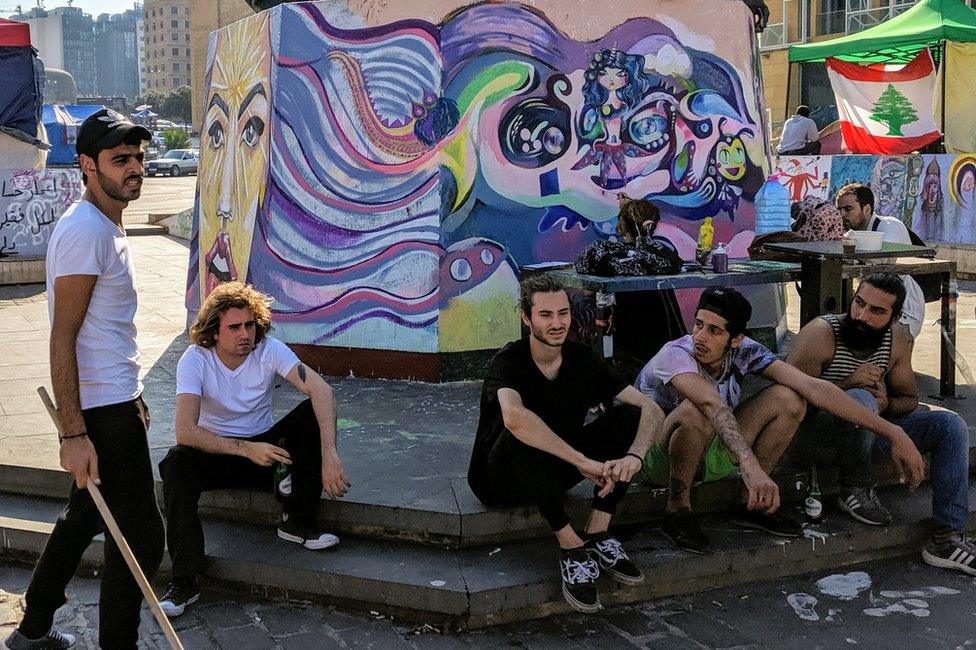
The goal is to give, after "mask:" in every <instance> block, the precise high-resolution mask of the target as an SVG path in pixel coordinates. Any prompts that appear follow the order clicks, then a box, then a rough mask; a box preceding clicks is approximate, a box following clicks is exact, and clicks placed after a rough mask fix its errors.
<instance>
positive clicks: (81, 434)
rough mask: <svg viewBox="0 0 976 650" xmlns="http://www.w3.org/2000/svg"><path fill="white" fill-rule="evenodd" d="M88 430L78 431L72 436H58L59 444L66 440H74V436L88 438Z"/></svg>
mask: <svg viewBox="0 0 976 650" xmlns="http://www.w3.org/2000/svg"><path fill="white" fill-rule="evenodd" d="M87 437H88V432H87V431H82V432H81V433H76V434H74V435H72V436H58V444H60V443H62V442H64V441H65V440H73V439H74V438H87Z"/></svg>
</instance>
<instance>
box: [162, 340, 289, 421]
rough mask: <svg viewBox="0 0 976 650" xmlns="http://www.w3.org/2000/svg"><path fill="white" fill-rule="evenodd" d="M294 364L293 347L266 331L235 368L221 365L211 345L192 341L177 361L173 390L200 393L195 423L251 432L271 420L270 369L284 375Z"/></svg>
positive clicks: (273, 378) (272, 386) (271, 387)
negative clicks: (264, 335) (198, 416)
mask: <svg viewBox="0 0 976 650" xmlns="http://www.w3.org/2000/svg"><path fill="white" fill-rule="evenodd" d="M296 365H298V357H297V356H295V353H294V352H292V351H291V349H289V347H288V346H287V345H285V344H284V343H282V342H281V341H279V340H278V339H273V338H271V337H270V336H266V337H264V339H262V340H261V342H260V343H258V344H257V345H256V346H255V347H254V349H253V350H251V353H250V354H248V355H247V358H246V359H245V360H244V363H242V364H241V365H239V366H238V367H237V369H236V370H231V369H229V368H228V367H227V366H225V365H224V363H223V362H222V361H221V360H220V359H219V358H218V357H217V353H216V351H214V349H213V348H203V347H200V346H199V345H191V346H190V347H188V348H187V349H186V352H184V353H183V356H182V357H181V358H180V362H179V363H178V364H177V365H176V393H177V394H179V393H189V394H191V395H199V396H200V418H199V420H197V424H198V425H199V426H201V427H203V428H204V429H207V430H208V431H211V432H213V433H216V434H217V435H220V436H224V437H225V438H250V437H252V436H256V435H258V434H261V433H264V432H265V431H267V430H268V429H270V428H271V427H272V426H273V425H274V418H273V417H272V414H271V395H272V389H273V388H274V381H275V375H281V376H282V377H284V376H285V375H287V374H288V373H289V372H291V370H292V368H294V367H295V366H296Z"/></svg>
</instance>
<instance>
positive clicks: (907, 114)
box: [871, 84, 918, 135]
mask: <svg viewBox="0 0 976 650" xmlns="http://www.w3.org/2000/svg"><path fill="white" fill-rule="evenodd" d="M871 111H872V113H871V119H872V120H874V121H875V122H881V123H882V124H886V125H887V126H888V135H902V132H901V127H902V126H904V125H905V124H910V123H911V122H917V121H918V113H916V112H915V108H914V107H913V106H912V103H911V102H910V101H908V98H907V97H905V96H904V95H903V94H901V93H900V92H898V89H897V88H895V87H894V86H893V85H892V84H888V87H887V88H885V91H884V92H883V93H881V96H880V97H878V101H877V103H876V104H875V105H874V106H872V107H871Z"/></svg>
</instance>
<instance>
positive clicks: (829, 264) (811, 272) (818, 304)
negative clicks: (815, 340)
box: [800, 259, 845, 327]
mask: <svg viewBox="0 0 976 650" xmlns="http://www.w3.org/2000/svg"><path fill="white" fill-rule="evenodd" d="M842 265H843V261H842V260H839V259H804V260H803V261H802V263H801V265H800V283H801V284H800V286H801V290H802V295H801V296H800V327H803V326H804V325H806V324H807V323H809V322H810V321H812V320H813V319H814V318H816V317H818V316H820V315H821V314H835V313H838V312H840V311H843V309H844V308H845V305H844V304H843V286H842V284H843V283H842V281H841V267H842Z"/></svg>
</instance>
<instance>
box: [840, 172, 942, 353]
mask: <svg viewBox="0 0 976 650" xmlns="http://www.w3.org/2000/svg"><path fill="white" fill-rule="evenodd" d="M836 201H837V209H838V210H840V216H841V217H842V218H843V219H844V227H845V228H847V229H848V230H872V231H877V232H880V233H882V236H881V240H882V241H886V242H891V243H893V244H911V243H912V237H911V235H909V234H908V227H907V226H906V225H905V224H903V223H902V222H901V221H899V220H898V219H896V218H895V217H884V216H881V215H878V214H874V192H873V191H871V188H870V187H868V186H867V185H863V184H861V183H848V184H847V185H845V186H844V187H842V188H840V189H839V190H838V191H837V198H836ZM901 279H902V281H903V282H904V283H905V306H904V307H903V308H902V312H901V319H900V322H901V324H902V325H904V326H905V327H906V328H908V333H909V334H911V335H912V340H913V341H914V340H915V339H916V338H917V337H918V333H919V332H921V331H922V323H923V322H924V321H925V296H924V294H923V293H922V288H921V287H920V286H918V283H917V282H915V280H913V279H912V277H911V276H910V275H903V276H901Z"/></svg>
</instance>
